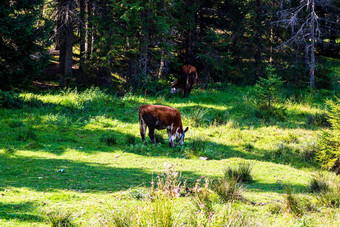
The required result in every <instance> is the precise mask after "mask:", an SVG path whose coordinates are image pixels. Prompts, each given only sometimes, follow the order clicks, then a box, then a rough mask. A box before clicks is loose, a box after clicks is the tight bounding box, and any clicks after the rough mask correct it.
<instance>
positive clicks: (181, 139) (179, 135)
mask: <svg viewBox="0 0 340 227" xmlns="http://www.w3.org/2000/svg"><path fill="white" fill-rule="evenodd" d="M184 137H185V133H184V131H183V132H182V133H179V132H178V130H177V131H176V141H177V142H178V143H179V145H183V143H184Z"/></svg>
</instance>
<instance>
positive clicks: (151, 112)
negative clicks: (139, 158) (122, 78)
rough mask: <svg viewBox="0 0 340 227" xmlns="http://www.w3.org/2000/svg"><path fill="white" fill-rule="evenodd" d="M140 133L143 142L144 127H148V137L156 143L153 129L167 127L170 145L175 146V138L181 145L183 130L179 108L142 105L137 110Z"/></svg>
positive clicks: (183, 135)
mask: <svg viewBox="0 0 340 227" xmlns="http://www.w3.org/2000/svg"><path fill="white" fill-rule="evenodd" d="M138 116H139V127H140V135H141V137H142V140H143V143H144V144H145V134H146V127H148V128H149V137H150V139H151V141H152V142H153V143H154V144H156V138H155V129H157V130H162V129H167V132H168V137H169V145H170V147H174V146H175V143H174V142H175V139H176V141H177V142H178V143H179V144H180V145H183V142H184V137H185V132H186V131H188V127H187V128H186V129H185V130H183V125H182V120H181V113H180V112H179V110H177V109H175V108H172V107H169V106H161V105H142V106H141V107H140V108H139V111H138Z"/></svg>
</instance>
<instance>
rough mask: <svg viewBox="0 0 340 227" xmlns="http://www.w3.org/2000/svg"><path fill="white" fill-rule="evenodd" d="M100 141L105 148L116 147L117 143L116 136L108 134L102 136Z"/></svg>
mask: <svg viewBox="0 0 340 227" xmlns="http://www.w3.org/2000/svg"><path fill="white" fill-rule="evenodd" d="M100 141H101V142H103V143H105V144H106V145H107V146H112V145H116V144H117V143H118V142H117V138H116V136H114V135H110V134H103V135H102V136H101V138H100Z"/></svg>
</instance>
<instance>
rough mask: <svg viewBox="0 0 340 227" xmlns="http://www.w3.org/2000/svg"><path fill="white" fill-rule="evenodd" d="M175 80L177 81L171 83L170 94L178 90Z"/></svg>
mask: <svg viewBox="0 0 340 227" xmlns="http://www.w3.org/2000/svg"><path fill="white" fill-rule="evenodd" d="M177 82H178V81H174V82H172V83H171V94H174V93H176V92H178V86H177Z"/></svg>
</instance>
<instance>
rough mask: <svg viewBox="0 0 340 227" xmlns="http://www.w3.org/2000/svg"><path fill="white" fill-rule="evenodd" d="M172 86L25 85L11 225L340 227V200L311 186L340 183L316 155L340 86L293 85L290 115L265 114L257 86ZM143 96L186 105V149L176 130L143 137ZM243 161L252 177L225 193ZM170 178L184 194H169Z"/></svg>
mask: <svg viewBox="0 0 340 227" xmlns="http://www.w3.org/2000/svg"><path fill="white" fill-rule="evenodd" d="M169 93H170V92H169V91H167V90H161V91H158V92H156V93H154V94H147V95H146V97H144V95H130V94H127V95H125V96H124V97H117V96H115V95H113V94H111V93H110V92H109V91H105V90H101V89H99V88H90V89H87V90H84V91H77V90H72V89H65V90H62V91H60V90H59V91H46V92H40V93H21V94H20V97H21V98H22V100H23V102H24V104H23V106H22V108H9V109H0V226H48V225H51V226H53V225H54V226H58V225H57V224H53V223H58V221H60V220H61V219H63V218H64V219H65V220H66V222H65V223H64V226H72V225H73V226H136V225H139V226H339V225H340V209H339V205H338V203H334V202H331V203H325V202H322V201H325V199H324V200H322V199H320V198H324V197H322V196H321V195H320V193H312V192H311V191H310V182H311V180H312V179H313V177H315V176H322V177H323V178H325V179H326V182H327V183H328V184H329V185H330V186H331V187H335V188H336V187H339V184H340V177H339V176H336V175H335V174H334V173H330V172H326V171H323V170H321V169H320V167H319V165H318V163H317V162H316V161H315V158H314V154H315V151H316V149H317V141H318V140H317V137H318V135H319V134H320V133H321V132H323V131H327V130H329V123H328V122H327V117H326V112H327V106H325V100H326V99H327V98H332V97H334V95H336V94H335V91H330V90H314V91H308V90H306V91H297V90H285V91H283V93H282V95H281V99H280V100H279V102H278V103H279V104H280V105H283V106H284V107H285V108H286V112H285V113H286V114H285V116H284V117H275V116H265V115H263V113H261V111H259V110H258V108H257V102H256V100H255V99H254V95H253V89H252V87H246V86H243V87H242V86H234V85H230V84H216V85H215V86H214V87H211V88H209V89H208V90H204V89H195V90H193V92H192V94H191V97H190V99H182V98H181V97H180V94H175V95H172V94H169ZM144 103H147V104H161V105H168V106H172V107H175V108H178V109H179V110H180V111H181V114H182V122H183V125H184V127H186V126H189V131H188V132H187V134H186V138H185V141H184V146H182V147H180V146H178V145H177V146H176V147H175V148H174V149H171V148H169V145H168V139H167V133H166V131H165V130H163V131H156V134H157V135H156V136H157V137H156V138H157V141H158V144H157V145H156V146H155V145H153V144H152V143H151V141H150V139H149V138H148V137H147V140H146V141H147V146H145V145H142V140H141V138H140V135H139V125H138V108H139V106H140V105H142V104H144ZM241 163H247V164H249V165H250V167H251V176H252V180H251V181H250V182H247V183H242V184H240V185H239V187H240V188H239V189H240V190H239V191H238V192H239V194H240V196H238V197H237V198H238V199H231V200H228V201H223V200H222V199H221V198H220V196H219V194H218V193H216V190H214V186H213V185H214V182H218V181H219V179H220V180H221V179H222V178H223V177H224V173H225V171H226V169H227V168H228V167H229V168H237V167H238V166H239V165H240V164H241ZM177 173H178V175H177ZM153 182H155V184H153ZM157 182H158V184H157ZM162 182H163V183H162ZM167 182H168V183H169V182H170V183H169V184H168V185H167ZM171 184H176V185H177V186H178V187H180V188H181V193H182V196H180V197H176V196H172V197H171V196H166V195H164V194H166V192H167V190H168V189H169V188H171V187H170V186H169V185H171ZM185 188H186V189H187V190H189V191H191V193H185V191H183V190H186V189H185ZM288 189H289V190H288ZM157 191H158V192H157ZM159 191H162V192H164V193H159ZM289 191H290V192H289ZM339 191H340V189H339ZM168 192H169V191H168ZM202 192H204V193H202ZM330 200H331V199H330ZM334 204H335V205H334ZM295 208H296V209H297V210H298V211H296V209H295ZM56 220H57V221H56ZM59 223H60V222H59Z"/></svg>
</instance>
